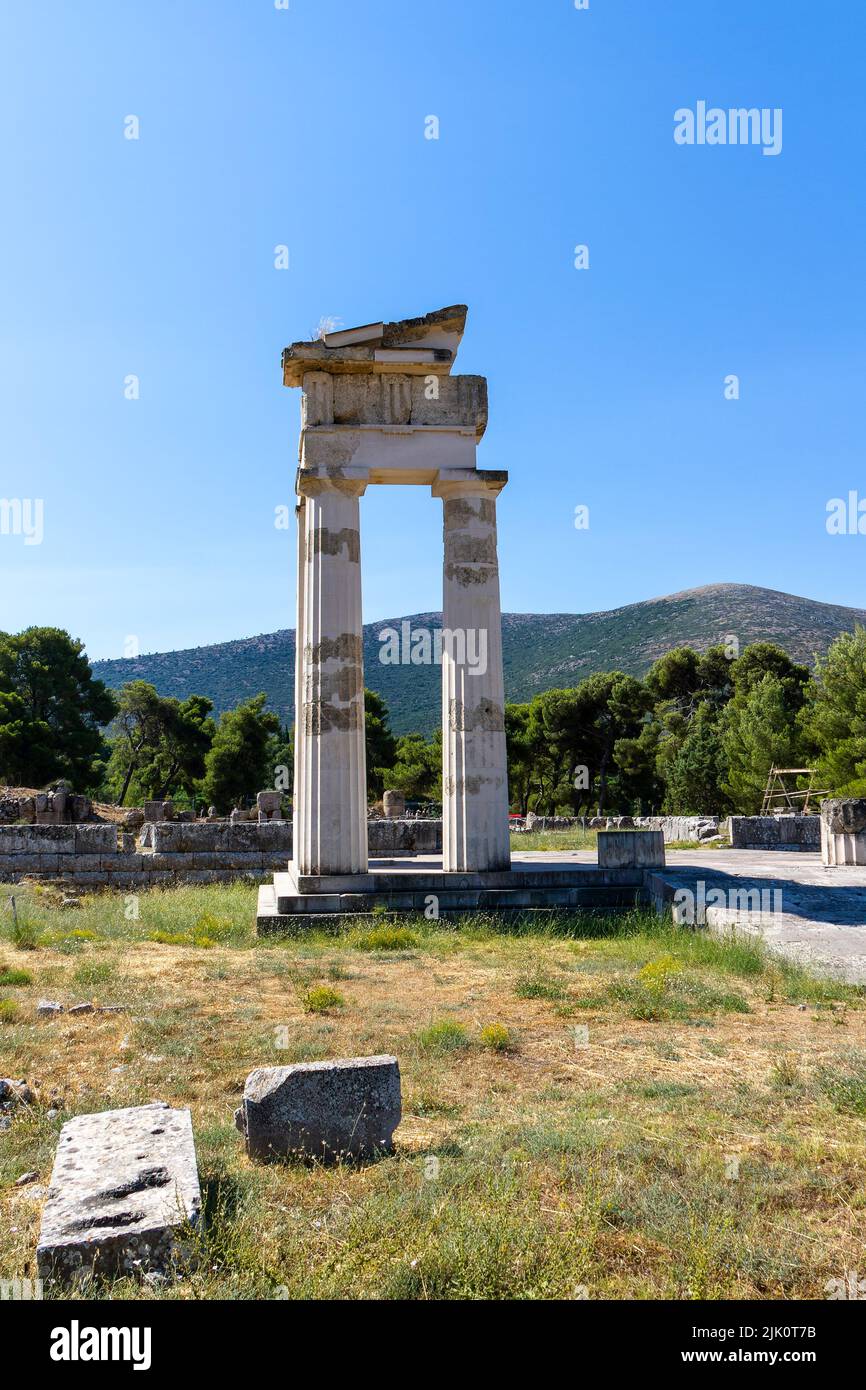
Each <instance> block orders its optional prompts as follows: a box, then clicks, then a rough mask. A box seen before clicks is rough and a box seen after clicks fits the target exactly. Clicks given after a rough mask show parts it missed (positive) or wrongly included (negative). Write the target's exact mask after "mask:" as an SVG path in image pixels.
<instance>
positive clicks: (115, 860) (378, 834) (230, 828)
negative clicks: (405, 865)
mask: <svg viewBox="0 0 866 1390" xmlns="http://www.w3.org/2000/svg"><path fill="white" fill-rule="evenodd" d="M369 841H370V854H371V855H372V856H373V857H374V858H399V857H400V856H403V855H411V854H437V853H441V850H442V822H441V821H422V820H403V821H398V820H391V821H384V820H383V821H370V822H369ZM291 857H292V822H291V821H238V822H235V823H232V822H230V821H155V822H152V823H148V824H147V825H145V826H144V827H143V828H142V834H141V839H140V841H139V843H138V844H136V840H135V836H134V835H132V834H130V833H129V832H126V831H120V832H118V828H117V826H116V825H0V882H4V883H16V882H18V880H19V879H21V878H23V877H24V876H25V875H28V874H30V875H32V876H34V877H37V878H49V879H50V878H55V879H63V880H64V881H68V882H71V883H76V884H80V885H82V886H83V887H87V886H96V887H98V886H100V885H101V886H104V887H117V888H129V887H132V888H134V887H149V886H151V885H153V884H160V883H162V884H170V883H214V882H223V881H226V880H228V879H232V878H238V877H242V876H245V877H248V878H269V877H270V876H271V875H272V874H274V873H279V872H281V871H283V870H285V868H286V866H287V865H288V862H289V860H290V859H291Z"/></svg>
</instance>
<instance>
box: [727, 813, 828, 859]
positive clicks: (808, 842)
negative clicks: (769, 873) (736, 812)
mask: <svg viewBox="0 0 866 1390" xmlns="http://www.w3.org/2000/svg"><path fill="white" fill-rule="evenodd" d="M728 831H729V834H730V837H731V848H732V849H781V850H795V851H796V850H804V851H814V850H817V849H819V848H820V844H821V817H820V816H817V815H816V816H801V815H792V816H787V815H785V816H730V817H729V818H728Z"/></svg>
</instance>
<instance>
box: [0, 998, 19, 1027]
mask: <svg viewBox="0 0 866 1390" xmlns="http://www.w3.org/2000/svg"><path fill="white" fill-rule="evenodd" d="M17 1021H18V1005H17V1004H16V1003H15V1000H14V999H0V1023H16V1022H17Z"/></svg>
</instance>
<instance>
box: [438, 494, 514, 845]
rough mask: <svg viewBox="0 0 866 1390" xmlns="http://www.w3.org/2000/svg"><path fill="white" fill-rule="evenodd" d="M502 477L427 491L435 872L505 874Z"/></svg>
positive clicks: (506, 821)
mask: <svg viewBox="0 0 866 1390" xmlns="http://www.w3.org/2000/svg"><path fill="white" fill-rule="evenodd" d="M502 486H503V475H500V476H499V479H498V480H496V481H492V480H491V481H487V482H485V481H484V479H483V476H478V477H476V478H472V479H469V480H460V481H456V480H455V481H451V482H449V481H445V480H441V481H439V482H437V483H435V484H434V486H433V495H434V496H436V497H441V498H442V501H443V511H444V550H445V555H444V569H443V600H442V629H443V631H442V814H443V827H442V867H443V869H444V870H445V871H446V872H449V871H450V872H473V871H475V872H482V871H484V870H494V869H496V870H501V869H508V868H510V867H511V855H510V850H509V831H508V767H507V761H506V753H505V686H504V681H503V675H502V613H501V609H500V601H499V565H498V560H497V553H496V496H497V493H498V492H499V491H500V489H501V487H502Z"/></svg>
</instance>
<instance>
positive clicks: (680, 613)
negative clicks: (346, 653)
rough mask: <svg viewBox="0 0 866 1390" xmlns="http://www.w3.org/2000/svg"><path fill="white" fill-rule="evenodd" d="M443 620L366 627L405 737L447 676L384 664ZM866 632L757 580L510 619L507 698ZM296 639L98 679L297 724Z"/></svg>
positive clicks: (131, 662) (137, 662)
mask: <svg viewBox="0 0 866 1390" xmlns="http://www.w3.org/2000/svg"><path fill="white" fill-rule="evenodd" d="M441 621H442V615H441V614H440V613H415V614H413V615H412V616H411V617H409V618H385V619H383V620H382V621H381V622H378V623H368V624H367V625H366V626H365V628H364V664H365V677H366V682H367V685H368V686H370V688H371V689H373V690H376V691H378V693H379V694H380V695H382V696H383V698H384V699H385V700H386V701H387V704H388V708H389V710H390V712H391V723H392V727H393V728H394V730H395V732H396V733H408V732H411V731H412V730H416V729H417V730H420V731H421V732H423V733H428V734H429V733H430V732H432V730H433V729H434V728H435V726H436V725H437V723H438V721H439V705H440V701H439V680H440V670H439V667H438V666H435V665H417V666H414V665H411V664H406V665H386V664H383V662H382V661H381V660H380V655H381V654H382V651H383V644H382V643H381V642H380V640H379V634H380V633H381V632H382V631H383V629H385V628H394V629H396V630H397V632H400V631H401V624H402V623H404V622H408V623H409V624H410V625H411V627H412V628H428V629H436V628H438V627H439V626H440V625H441ZM855 624H861V625H864V626H866V610H864V609H862V608H843V607H840V606H838V605H836V604H830V603H816V602H815V601H814V600H813V599H807V598H797V597H796V596H795V595H793V594H782V593H777V592H776V591H775V590H773V589H759V588H755V587H754V586H753V585H751V584H707V585H705V586H704V587H703V588H700V589H686V590H684V591H683V592H682V593H679V594H670V595H668V597H667V598H656V599H647V600H646V601H645V602H643V603H630V604H627V605H626V606H625V607H624V608H614V609H611V610H610V611H609V612H606V613H505V614H503V618H502V643H503V661H504V665H505V689H506V694H507V698H508V699H509V700H528V699H530V697H531V696H533V695H535V694H537V693H538V692H539V691H541V690H549V689H551V688H552V687H554V686H569V685H576V684H577V682H578V681H580V680H582V679H583V678H584V677H585V676H589V675H591V674H592V673H593V672H594V671H611V670H617V669H618V670H621V671H627V672H629V673H630V674H632V675H635V676H641V675H644V674H645V672H646V671H647V670H648V669H649V667H650V666H651V665H652V663H653V661H655V659H656V658H657V657H659V656H661V655H662V654H663V653H664V652H666V651H667V650H668V649H669V648H670V647H677V646H683V645H688V646H692V647H696V648H698V649H699V650H701V649H703V648H705V647H708V646H710V645H711V644H712V643H714V642H718V641H721V640H722V639H724V638H725V637H726V636H727V635H728V634H732V635H733V636H735V637H736V638H737V640H738V641H739V643H740V647H741V648H742V647H744V646H746V644H747V643H749V642H758V641H771V642H777V643H778V644H779V645H780V646H782V647H784V648H785V650H786V651H787V652H788V653H789V654H790V655H791V656H792V657H794V658H795V659H796V660H798V661H802V662H806V663H807V664H811V663H812V662H813V660H814V658H815V655H816V654H818V653H824V652H826V650H827V648H828V647H829V645H830V643H831V642H832V641H833V639H834V638H835V637H837V636H838V635H839V633H840V632H850V631H852V630H853V628H854V626H855ZM294 663H295V634H294V631H292V630H291V629H286V630H284V631H281V632H271V633H267V634H265V635H264V636H259V637H246V638H243V639H241V640H240V641H236V642H220V643H218V644H216V645H215V646H211V647H191V648H190V649H189V650H188V651H181V652H155V653H152V654H149V655H147V656H139V657H134V658H128V659H124V660H119V661H96V662H94V663H93V669H94V673H95V674H96V675H97V676H99V677H100V679H102V680H104V681H105V682H106V684H107V685H109V686H111V687H112V688H113V689H118V688H119V687H120V686H121V685H124V684H125V683H126V681H130V680H145V681H149V682H150V683H151V684H152V685H155V686H156V688H157V690H158V691H159V692H160V694H162V695H176V696H178V697H179V698H181V699H183V698H185V697H186V696H187V695H191V694H193V693H195V694H198V695H207V696H208V697H209V698H210V699H211V700H213V702H214V706H215V708H216V710H217V712H220V711H222V710H224V709H231V707H232V706H233V705H236V704H237V703H238V701H239V700H244V699H246V698H247V697H248V696H250V695H256V694H258V692H259V691H260V690H264V691H265V692H266V693H267V696H268V700H269V703H270V705H271V708H273V709H274V710H276V711H277V712H278V713H279V715H280V718H281V719H282V720H283V721H284V722H286V723H291V721H292V719H293V718H294V710H293V680H294V676H293V672H294Z"/></svg>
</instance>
